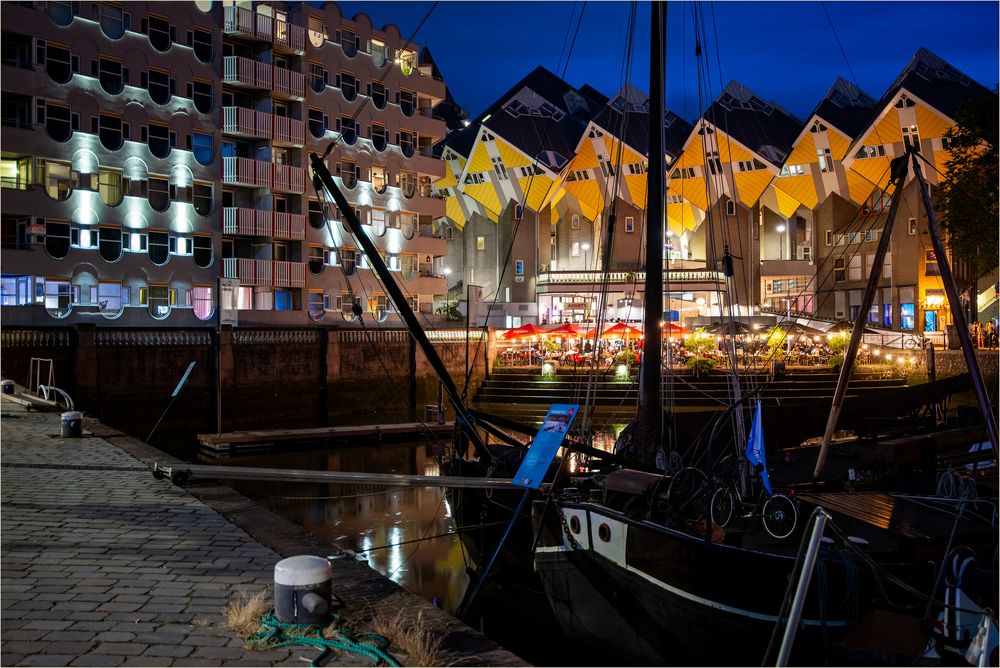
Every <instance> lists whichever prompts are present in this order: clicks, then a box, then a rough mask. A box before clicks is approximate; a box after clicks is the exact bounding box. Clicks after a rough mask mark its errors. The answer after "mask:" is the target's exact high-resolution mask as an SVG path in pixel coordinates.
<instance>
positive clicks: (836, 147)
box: [826, 129, 851, 160]
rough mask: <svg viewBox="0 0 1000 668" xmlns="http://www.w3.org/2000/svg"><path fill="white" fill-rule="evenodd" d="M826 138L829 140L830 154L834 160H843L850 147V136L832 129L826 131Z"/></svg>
mask: <svg viewBox="0 0 1000 668" xmlns="http://www.w3.org/2000/svg"><path fill="white" fill-rule="evenodd" d="M826 136H827V139H829V141H830V154H831V155H832V156H833V159H834V160H843V159H844V156H845V155H847V149H848V148H850V147H851V138H850V137H848V136H847V135H845V134H843V133H842V132H840V131H834V130H833V129H831V130H829V131H827V133H826Z"/></svg>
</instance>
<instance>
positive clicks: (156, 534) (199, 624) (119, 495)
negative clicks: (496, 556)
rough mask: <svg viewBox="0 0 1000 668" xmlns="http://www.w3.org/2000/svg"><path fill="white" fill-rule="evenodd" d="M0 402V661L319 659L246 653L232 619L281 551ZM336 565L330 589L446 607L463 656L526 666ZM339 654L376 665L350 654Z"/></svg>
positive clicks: (48, 422)
mask: <svg viewBox="0 0 1000 668" xmlns="http://www.w3.org/2000/svg"><path fill="white" fill-rule="evenodd" d="M2 412H3V414H2V417H0V428H2V429H0V431H2V433H0V436H2V440H0V465H2V468H0V512H2V514H0V552H2V554H0V665H3V666H66V665H70V666H241V665H242V666H247V665H253V666H261V665H264V666H266V665H304V663H308V662H309V660H310V659H312V658H314V657H315V655H316V654H317V652H316V651H315V650H312V649H307V648H292V649H282V650H275V651H267V652H262V651H254V650H247V649H245V648H244V647H243V643H242V642H241V640H240V639H239V638H237V637H236V636H235V634H234V633H233V632H232V631H231V630H229V629H228V628H227V627H226V626H225V621H224V609H225V606H226V604H227V603H228V602H229V601H230V599H232V598H233V597H235V596H238V595H239V594H241V593H243V592H249V593H254V592H258V591H262V590H266V591H270V589H271V587H272V581H273V570H274V564H275V563H276V562H277V561H279V560H280V559H281V558H282V557H281V556H280V555H279V554H277V553H276V552H274V551H272V550H270V549H268V548H267V547H264V546H263V545H261V544H260V543H259V542H257V540H255V539H254V538H252V537H251V536H250V535H248V534H247V533H246V532H244V531H243V530H242V529H240V528H238V527H237V526H235V525H234V524H231V523H230V522H229V521H227V520H226V519H224V518H223V517H222V516H221V515H219V514H218V513H217V512H216V511H215V510H213V509H212V508H211V507H209V506H207V505H205V504H204V503H203V502H202V501H200V500H198V499H196V498H195V497H194V496H192V495H191V494H189V493H188V492H187V491H185V490H183V489H181V488H179V487H175V486H174V485H172V484H171V483H170V482H168V481H163V480H155V479H154V478H153V477H152V476H151V475H150V473H149V468H148V466H147V465H145V464H143V462H141V461H139V460H138V459H135V458H133V457H132V456H130V455H129V454H126V453H125V452H123V451H122V450H120V449H119V448H117V447H115V446H113V445H111V444H110V443H109V442H107V441H106V440H104V439H103V438H99V437H96V436H93V435H92V434H90V433H89V432H85V434H84V438H79V439H62V438H60V437H59V432H60V423H59V415H58V414H57V413H37V412H26V411H25V409H24V407H23V406H20V405H17V404H14V403H13V402H11V401H9V400H7V399H6V398H4V399H3V401H2ZM94 426H95V431H101V430H105V431H106V428H104V427H103V425H99V424H97V423H95V425H94ZM244 501H245V500H244ZM247 503H248V502H247ZM255 535H256V534H255ZM337 563H338V562H334V565H335V582H334V584H335V588H336V587H337V586H338V583H340V584H341V585H343V588H344V592H346V593H347V594H348V595H347V596H346V598H348V599H354V600H357V601H360V602H361V603H362V604H364V605H369V604H373V603H372V602H373V601H376V600H378V601H380V602H381V603H382V604H384V605H385V604H387V605H391V606H393V609H402V608H405V607H410V606H416V607H417V608H419V607H421V606H426V607H427V608H430V610H431V614H432V616H433V614H434V613H438V614H439V615H440V616H441V618H442V619H441V621H440V622H439V624H438V626H439V627H440V628H441V630H442V632H443V633H444V632H447V633H450V634H451V635H452V636H454V637H455V638H456V642H459V643H460V642H462V641H464V642H465V643H466V645H469V646H470V648H469V649H468V651H466V652H463V654H464V659H465V660H464V661H462V660H459V661H458V663H466V662H471V663H476V664H480V665H483V664H493V665H504V664H509V663H511V662H516V663H518V664H520V661H519V660H517V658H516V657H514V656H513V655H511V654H508V653H506V652H503V651H502V650H500V649H499V648H497V647H496V645H495V644H494V643H491V642H489V641H488V640H486V639H485V638H483V637H482V636H479V635H478V634H475V633H474V632H472V631H471V629H468V628H467V627H464V626H462V625H461V624H460V623H458V622H457V621H455V620H454V619H453V618H450V617H447V616H446V615H444V613H442V612H440V611H438V610H436V609H435V608H433V606H430V605H429V604H426V603H425V602H423V601H422V600H419V601H417V600H414V599H416V597H414V596H412V595H409V594H407V593H405V592H402V591H400V590H399V588H398V587H396V586H395V585H392V583H389V581H388V580H386V579H385V578H382V577H381V576H380V575H378V574H377V573H375V572H374V571H372V570H371V569H369V568H367V567H366V566H364V565H363V564H350V565H349V566H347V567H346V569H345V568H338V566H337ZM387 584H388V585H391V586H389V587H387V586H386V585H387ZM476 638H478V640H477V639H476ZM330 664H331V665H370V663H369V662H368V661H367V660H365V659H363V658H361V657H358V656H354V655H338V656H336V657H335V658H334V659H333V660H332V661H331V662H330Z"/></svg>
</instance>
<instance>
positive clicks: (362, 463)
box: [154, 437, 615, 666]
mask: <svg viewBox="0 0 1000 668" xmlns="http://www.w3.org/2000/svg"><path fill="white" fill-rule="evenodd" d="M154 445H156V446H157V447H159V448H161V449H163V450H165V451H168V452H170V453H171V454H174V455H175V456H178V457H181V458H183V459H185V460H187V461H192V462H195V461H196V462H197V463H199V464H217V465H222V466H247V467H262V468H276V469H303V470H314V471H364V472H372V473H403V474H419V475H438V474H439V471H440V463H439V457H440V456H441V454H442V453H445V452H446V451H447V444H446V443H444V442H443V441H437V442H434V441H425V442H420V443H398V444H378V445H357V446H343V445H339V446H335V447H326V448H321V449H309V450H302V449H284V450H281V451H276V452H267V453H263V454H251V455H239V456H233V457H227V458H223V459H216V458H211V457H208V456H207V455H205V454H199V453H198V450H197V446H196V445H195V444H193V443H192V442H191V441H190V439H186V440H182V439H169V438H166V437H164V438H162V439H161V438H159V437H158V438H156V439H154ZM222 482H224V483H225V484H226V485H228V486H230V487H232V488H233V489H234V490H236V491H238V492H239V493H241V494H243V495H244V496H246V497H248V498H250V499H253V500H254V501H256V502H257V503H260V504H261V505H263V506H265V507H267V508H269V509H271V510H272V511H274V512H276V513H278V514H280V515H282V516H283V517H285V518H287V519H288V520H290V521H292V522H295V523H296V524H298V525H300V526H302V527H304V528H306V529H307V530H308V531H310V532H311V533H313V534H315V535H316V536H318V537H320V538H322V539H323V540H325V541H327V542H329V543H332V544H334V545H337V546H339V547H341V548H344V549H349V550H354V551H355V552H357V553H359V554H361V555H364V556H365V557H366V558H367V562H368V563H369V564H370V565H371V567H372V568H374V569H375V570H376V571H378V572H379V573H382V574H384V575H386V576H387V577H389V578H391V579H392V580H393V581H395V582H397V583H398V584H400V585H401V586H403V587H405V588H406V589H409V590H410V591H412V592H414V593H416V594H418V595H419V596H422V597H423V598H425V599H426V600H428V601H431V602H433V603H434V604H435V605H437V606H438V607H440V608H442V609H443V610H445V611H446V612H449V613H451V614H454V612H455V610H456V609H457V607H458V605H459V604H460V603H461V602H462V597H463V595H464V594H465V590H466V587H467V586H468V584H469V576H468V574H467V572H466V567H467V559H468V557H467V555H466V553H465V551H464V549H463V545H462V543H461V541H460V539H459V538H458V536H457V535H456V534H455V522H454V519H453V518H452V513H451V509H450V507H449V504H448V501H447V499H446V498H445V494H444V489H443V488H440V487H395V488H387V487H384V486H376V485H368V484H341V483H329V484H324V483H302V482H276V481H254V480H224V481H222ZM479 598H480V602H481V604H482V605H481V607H482V610H483V619H482V620H478V621H475V622H472V623H473V624H474V625H475V626H476V627H477V628H479V629H480V630H481V631H483V632H484V633H485V634H486V635H487V636H489V637H490V638H492V639H493V640H495V641H497V642H498V643H500V644H501V645H503V646H504V647H506V648H507V649H509V650H511V651H512V652H514V653H515V654H517V655H518V656H521V657H522V658H524V659H525V660H526V661H528V662H530V663H534V664H536V665H579V666H590V665H595V666H596V665H614V662H615V661H614V659H613V658H611V657H608V656H606V655H603V654H601V653H600V652H597V651H595V650H594V649H593V648H588V647H585V646H582V645H581V644H580V643H579V642H578V641H575V640H571V639H569V638H567V637H565V636H563V635H562V634H561V633H560V632H559V630H558V627H557V626H556V624H555V621H554V619H553V618H552V615H551V612H550V611H549V606H548V601H547V600H546V598H545V595H544V593H542V592H540V591H536V590H532V589H531V588H530V587H514V586H510V585H507V586H505V587H504V588H503V589H501V588H499V587H497V586H493V585H490V586H487V587H484V588H483V590H482V592H481V593H480V597H479Z"/></svg>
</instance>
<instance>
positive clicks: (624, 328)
mask: <svg viewBox="0 0 1000 668" xmlns="http://www.w3.org/2000/svg"><path fill="white" fill-rule="evenodd" d="M640 336H642V330H639V329H636V328H635V327H630V326H629V325H626V324H625V323H624V322H618V323H615V324H614V325H611V326H610V327H608V328H607V329H606V330H604V332H603V333H602V334H601V338H602V339H629V338H633V337H634V338H639V337H640Z"/></svg>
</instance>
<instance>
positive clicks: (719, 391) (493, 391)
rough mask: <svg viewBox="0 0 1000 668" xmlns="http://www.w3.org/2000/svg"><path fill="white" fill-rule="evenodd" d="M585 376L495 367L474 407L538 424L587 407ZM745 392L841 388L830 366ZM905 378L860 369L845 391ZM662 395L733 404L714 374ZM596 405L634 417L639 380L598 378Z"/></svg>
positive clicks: (811, 396)
mask: <svg viewBox="0 0 1000 668" xmlns="http://www.w3.org/2000/svg"><path fill="white" fill-rule="evenodd" d="M587 382H588V378H587V374H585V373H582V372H574V370H573V369H560V370H559V371H558V372H557V373H556V374H554V375H552V376H549V377H546V378H543V377H542V376H541V370H540V369H538V368H534V369H532V368H530V367H529V368H524V367H522V368H496V369H494V370H493V373H492V374H491V376H490V379H489V380H487V381H484V382H483V383H482V385H480V387H479V390H478V391H477V392H476V395H475V396H474V397H473V400H472V401H473V406H474V407H475V408H479V409H480V410H484V411H487V412H491V413H498V414H501V415H505V416H508V417H511V418H514V419H519V420H522V421H526V422H532V423H537V422H540V421H541V419H542V418H543V417H544V415H545V413H546V412H547V410H548V407H549V406H550V405H551V404H554V403H571V404H572V403H583V401H584V397H585V394H586V391H587ZM741 382H742V384H743V387H744V389H747V388H750V387H754V386H757V385H763V386H764V391H763V392H762V394H761V396H762V398H763V400H764V404H765V406H767V405H781V406H785V405H794V404H797V403H811V402H815V401H818V400H827V401H830V400H832V399H833V392H834V389H835V388H836V386H837V374H836V373H834V372H833V371H831V370H830V369H827V368H818V369H815V370H812V369H809V370H794V371H789V372H787V373H785V374H784V375H782V376H779V377H778V378H775V379H772V378H771V377H770V376H769V375H768V374H762V373H757V374H746V375H742V376H741ZM905 384H906V381H905V379H903V378H884V377H883V373H882V371H880V370H879V371H856V372H855V373H854V376H853V377H852V378H851V382H850V384H849V385H848V387H847V396H859V395H864V394H867V393H871V392H877V391H880V390H885V389H890V388H894V387H900V386H903V385H905ZM663 387H664V396H671V395H672V396H673V404H674V407H675V410H677V411H679V412H684V411H703V410H710V409H713V408H715V409H722V408H725V407H726V406H728V405H729V402H730V395H729V376H728V375H726V374H724V373H722V372H718V371H715V372H711V373H709V374H703V375H702V376H701V377H699V378H695V377H694V376H693V375H692V374H690V373H683V372H682V373H680V374H677V375H672V376H671V377H670V378H668V379H665V380H664V384H663ZM592 396H593V397H594V406H595V407H596V410H597V411H599V412H608V411H610V412H614V413H620V414H622V415H626V414H633V415H634V413H635V405H636V401H637V399H638V382H637V376H635V375H632V376H630V377H629V379H628V380H625V379H621V380H616V379H615V376H614V372H613V370H607V371H606V372H603V373H601V374H599V375H598V377H597V378H596V379H595V380H594V383H593V395H592Z"/></svg>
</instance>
